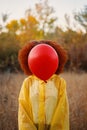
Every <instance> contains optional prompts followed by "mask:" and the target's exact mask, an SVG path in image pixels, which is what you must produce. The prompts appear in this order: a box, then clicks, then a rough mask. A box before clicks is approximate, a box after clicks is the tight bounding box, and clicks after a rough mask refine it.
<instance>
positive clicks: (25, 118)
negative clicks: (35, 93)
mask: <svg viewBox="0 0 87 130" xmlns="http://www.w3.org/2000/svg"><path fill="white" fill-rule="evenodd" d="M29 87H30V84H29V82H28V81H27V80H24V82H23V85H22V87H21V90H20V94H19V99H18V100H19V109H18V130H36V127H35V125H34V123H33V118H32V110H31V104H30V101H29Z"/></svg>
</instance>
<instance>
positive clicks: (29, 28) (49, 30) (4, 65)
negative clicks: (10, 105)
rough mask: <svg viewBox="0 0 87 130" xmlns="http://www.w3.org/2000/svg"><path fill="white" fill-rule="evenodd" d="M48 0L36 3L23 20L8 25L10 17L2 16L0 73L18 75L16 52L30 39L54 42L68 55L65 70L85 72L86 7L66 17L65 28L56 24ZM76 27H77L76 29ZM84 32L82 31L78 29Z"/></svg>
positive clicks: (14, 20) (55, 18)
mask: <svg viewBox="0 0 87 130" xmlns="http://www.w3.org/2000/svg"><path fill="white" fill-rule="evenodd" d="M54 13H55V11H54V9H53V7H51V6H50V5H49V3H48V1H44V2H43V3H37V4H35V7H34V9H28V10H26V12H25V17H24V18H20V19H19V20H16V19H13V20H11V21H9V22H7V19H8V18H9V14H2V21H3V24H0V71H10V72H18V71H19V70H21V69H20V65H19V63H18V52H19V50H20V49H21V48H22V47H23V46H24V45H25V44H27V43H28V42H29V41H30V40H41V39H45V40H53V41H56V42H58V43H59V44H61V45H62V46H63V47H64V48H65V49H66V50H67V53H68V61H67V63H66V65H65V70H68V71H78V72H79V71H87V6H85V7H84V8H83V9H82V10H81V11H79V12H74V13H73V19H74V21H75V23H73V27H72V26H71V19H70V16H69V15H67V14H65V16H64V17H65V21H66V27H65V29H64V28H63V27H62V26H59V25H58V18H57V17H56V16H55V17H54V15H53V14H54ZM77 25H79V28H77ZM80 27H81V28H83V29H81V28H80Z"/></svg>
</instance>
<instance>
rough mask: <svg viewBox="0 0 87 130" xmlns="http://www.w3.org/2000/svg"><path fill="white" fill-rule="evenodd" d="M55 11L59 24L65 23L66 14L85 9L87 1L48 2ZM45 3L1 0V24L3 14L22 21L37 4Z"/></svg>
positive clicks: (28, 0)
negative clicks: (27, 12)
mask: <svg viewBox="0 0 87 130" xmlns="http://www.w3.org/2000/svg"><path fill="white" fill-rule="evenodd" d="M48 1H49V5H51V6H52V7H53V8H54V10H55V16H57V17H58V19H59V22H60V23H62V22H64V14H65V13H67V14H69V15H71V14H72V12H73V11H78V10H80V9H83V7H84V6H85V5H87V0H48ZM38 2H43V0H0V23H1V18H2V13H7V14H10V15H9V19H8V20H11V19H20V18H22V17H24V15H25V11H26V10H27V9H29V8H32V7H34V5H35V3H38Z"/></svg>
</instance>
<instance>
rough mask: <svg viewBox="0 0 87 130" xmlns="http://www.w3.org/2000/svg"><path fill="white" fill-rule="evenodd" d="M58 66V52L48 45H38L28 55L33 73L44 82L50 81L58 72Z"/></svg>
mask: <svg viewBox="0 0 87 130" xmlns="http://www.w3.org/2000/svg"><path fill="white" fill-rule="evenodd" d="M58 64H59V58H58V54H57V52H56V51H55V49H54V48H53V47H51V46H50V45H47V44H43V43H42V44H39V45H36V46H35V47H33V48H32V49H31V51H30V53H29V55H28V66H29V68H30V70H31V72H32V73H33V74H34V75H36V76H37V77H38V78H40V79H42V80H48V79H49V78H50V77H51V76H52V75H53V74H54V73H55V72H56V70H57V68H58Z"/></svg>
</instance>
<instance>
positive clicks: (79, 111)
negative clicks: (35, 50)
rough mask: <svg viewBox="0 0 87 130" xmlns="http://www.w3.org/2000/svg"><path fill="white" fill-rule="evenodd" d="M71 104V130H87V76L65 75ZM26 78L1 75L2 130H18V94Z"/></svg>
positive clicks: (0, 126)
mask: <svg viewBox="0 0 87 130" xmlns="http://www.w3.org/2000/svg"><path fill="white" fill-rule="evenodd" d="M62 77H64V78H65V80H66V82H67V93H68V99H69V104H70V130H87V101H86V100H87V89H86V88H87V74H85V73H84V74H75V73H64V74H62ZM24 78H25V76H24V75H23V74H6V73H5V74H0V130H18V128H17V110H18V94H19V91H20V87H21V84H22V82H23V80H24Z"/></svg>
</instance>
